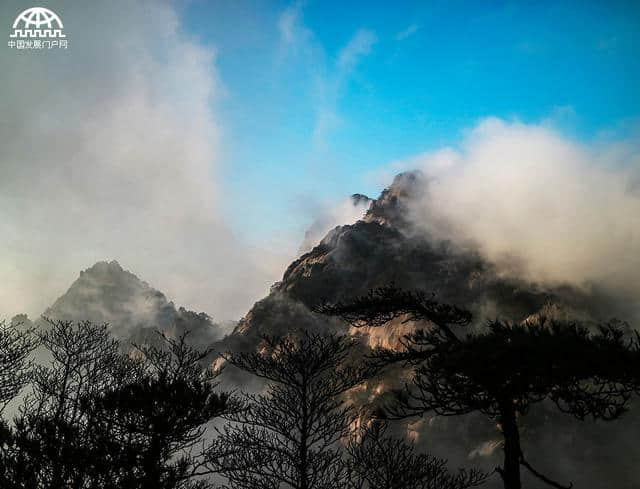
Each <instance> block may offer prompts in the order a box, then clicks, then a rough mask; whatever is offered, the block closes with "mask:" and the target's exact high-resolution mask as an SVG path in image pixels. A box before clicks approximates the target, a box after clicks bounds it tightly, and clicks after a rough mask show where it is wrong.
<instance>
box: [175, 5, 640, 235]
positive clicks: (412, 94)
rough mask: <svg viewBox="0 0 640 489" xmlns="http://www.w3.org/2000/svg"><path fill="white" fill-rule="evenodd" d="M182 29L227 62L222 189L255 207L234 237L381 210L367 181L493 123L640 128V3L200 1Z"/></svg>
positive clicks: (247, 208)
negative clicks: (305, 216)
mask: <svg viewBox="0 0 640 489" xmlns="http://www.w3.org/2000/svg"><path fill="white" fill-rule="evenodd" d="M577 5H580V6H579V7H578V6H577ZM183 16H184V20H185V28H187V29H188V31H189V32H190V33H193V35H195V36H197V39H199V41H200V42H202V43H204V44H205V45H208V46H212V47H215V49H216V52H217V66H218V68H219V70H220V77H221V80H222V83H223V85H224V87H225V94H224V95H223V96H222V97H221V100H220V101H219V103H220V113H221V117H223V119H224V120H225V127H226V128H227V130H228V133H227V134H225V139H224V141H225V142H226V143H228V145H227V146H226V150H227V151H228V153H227V156H228V166H227V167H226V168H225V169H226V172H225V176H226V178H227V179H228V180H227V185H229V188H232V187H233V188H237V189H238V192H237V193H238V194H239V195H244V194H245V193H246V192H247V191H248V193H249V194H250V195H251V196H252V197H253V198H251V199H248V200H247V201H246V202H245V204H244V205H242V212H243V215H244V217H245V218H246V219H247V220H248V221H250V222H251V223H252V226H247V227H245V231H242V230H240V232H248V233H255V234H256V235H257V236H258V237H257V239H260V236H261V234H262V232H263V229H269V228H271V227H272V226H273V224H274V221H275V222H277V223H278V224H282V222H283V216H284V219H285V222H286V223H288V224H291V225H295V224H296V223H297V222H299V219H300V216H299V215H298V214H297V212H296V209H297V208H298V203H299V200H303V199H305V197H309V196H311V197H312V198H315V199H319V200H323V199H331V198H337V197H338V196H341V195H344V194H348V193H353V192H356V191H362V192H364V193H370V194H372V196H374V197H375V194H376V193H377V192H378V191H379V190H380V182H379V181H377V180H376V179H371V178H367V177H368V176H369V174H370V173H371V172H374V173H375V170H376V169H377V168H379V167H381V166H384V165H385V164H387V163H388V162H389V161H393V160H396V159H403V158H406V157H408V156H410V155H412V154H416V153H420V152H423V151H426V150H429V149H435V148H438V147H441V146H448V145H453V146H455V145H457V144H459V142H460V140H461V139H462V136H463V134H464V132H465V131H466V130H468V129H469V128H470V127H471V126H473V125H474V124H475V123H476V122H477V121H478V120H479V119H482V118H485V117H488V116H494V117H501V118H505V119H507V120H518V121H523V122H530V123H540V122H542V121H545V122H551V123H553V124H554V125H555V126H556V127H558V128H559V129H561V130H562V131H563V132H564V133H566V134H567V135H568V136H570V137H573V138H577V139H579V140H592V139H594V138H601V137H606V135H607V134H609V135H610V133H611V132H615V137H624V136H623V135H622V132H623V131H635V130H636V128H637V124H638V115H639V114H640V96H639V95H638V91H637V87H638V86H639V82H640V64H639V63H638V62H637V59H638V52H639V47H640V6H639V5H638V4H637V3H635V2H628V3H624V2H580V3H579V4H577V3H576V2H456V1H446V2H438V1H434V2H394V5H393V8H390V7H389V5H388V2H350V3H349V5H345V3H344V2H331V1H323V2H313V1H308V2H294V3H286V2H285V3H278V2H275V3H270V2H237V1H230V2H207V1H194V2H190V3H188V4H187V5H186V6H185V7H184V10H183ZM610 136H611V135H610ZM611 137H614V136H611ZM227 138H228V139H227ZM223 144H224V143H223ZM247 185H249V187H248V188H247V187H246V186H247ZM235 186H237V187H235ZM291 186H295V187H296V188H297V192H298V193H299V194H300V195H292V194H291V192H283V191H282V188H283V187H285V188H290V187H291ZM265 201H268V202H269V205H268V208H265V205H264V203H265ZM238 204H239V203H237V202H233V204H232V206H233V212H234V213H235V212H237V211H238V208H237V205H238ZM243 227H244V226H243Z"/></svg>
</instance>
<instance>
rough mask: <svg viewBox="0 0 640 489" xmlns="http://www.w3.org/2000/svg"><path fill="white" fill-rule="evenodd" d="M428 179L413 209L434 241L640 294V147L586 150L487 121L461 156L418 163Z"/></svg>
mask: <svg viewBox="0 0 640 489" xmlns="http://www.w3.org/2000/svg"><path fill="white" fill-rule="evenodd" d="M405 165H406V166H409V167H414V168H415V167H418V168H422V170H423V171H424V173H425V175H426V176H427V181H428V184H427V187H426V189H425V195H424V198H423V199H422V200H421V201H420V202H419V204H418V205H416V206H415V208H414V209H413V218H414V220H415V221H416V223H417V224H418V225H419V226H420V227H421V228H422V229H424V230H425V232H427V233H429V235H431V236H434V235H435V236H437V237H439V238H450V239H454V240H456V241H458V242H472V243H475V244H476V245H479V247H480V249H481V251H482V252H483V253H484V254H485V255H486V256H488V257H489V258H490V259H491V260H493V261H495V262H497V263H499V264H503V265H507V264H509V265H510V266H513V263H514V260H515V261H516V262H517V263H518V264H519V265H518V266H517V267H516V268H515V269H513V268H512V269H509V270H508V269H507V268H505V272H508V273H521V274H526V275H527V276H528V277H529V278H532V279H534V280H538V281H542V282H546V283H559V282H571V283H574V284H580V285H583V284H585V283H587V282H595V283H597V284H599V285H602V286H612V287H614V288H615V289H616V290H619V291H625V292H626V293H629V294H631V295H634V294H637V293H638V292H639V291H640V147H638V145H637V143H635V144H634V143H629V142H619V143H613V142H610V143H606V144H605V143H591V144H580V143H577V142H574V141H571V140H568V139H567V138H565V137H563V136H562V135H561V134H559V133H558V132H557V131H556V130H554V129H552V128H551V127H549V126H544V125H526V124H521V123H517V122H514V123H508V122H505V121H502V120H499V119H486V120H484V121H482V122H480V123H479V124H478V125H477V126H476V127H475V128H473V130H471V131H470V132H469V133H468V134H467V137H466V138H465V140H464V143H463V145H462V146H461V149H460V150H454V149H450V148H448V149H443V150H441V151H434V152H429V153H426V154H423V155H419V156H417V157H414V158H411V159H409V160H408V161H407V162H405Z"/></svg>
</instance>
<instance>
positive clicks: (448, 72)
mask: <svg viewBox="0 0 640 489" xmlns="http://www.w3.org/2000/svg"><path fill="white" fill-rule="evenodd" d="M41 5H42V6H44V7H47V8H50V9H51V10H53V11H55V12H56V13H57V14H58V15H59V16H60V17H61V19H62V21H63V22H64V29H65V32H66V33H67V35H68V39H69V42H70V44H69V48H68V49H66V50H57V51H55V52H53V51H52V52H46V51H43V52H18V51H16V50H15V49H11V48H9V47H8V46H7V45H6V43H4V44H3V46H2V48H1V49H0V86H1V87H2V91H1V92H0V114H2V115H1V117H0V275H1V276H3V277H5V281H6V285H5V286H4V287H3V288H2V289H1V290H0V318H2V317H5V318H8V317H10V316H11V315H12V314H15V313H19V312H27V313H29V314H30V315H38V314H40V313H41V312H42V311H43V310H44V308H45V307H46V306H48V305H50V304H51V303H52V302H53V300H55V298H56V297H58V296H59V295H61V294H62V293H63V292H64V290H66V288H67V287H68V286H69V285H70V283H71V282H72V281H73V280H74V279H75V277H77V274H78V272H79V270H81V269H84V268H87V267H89V266H91V265H92V264H93V263H94V262H96V261H98V260H111V259H117V260H118V261H119V262H120V263H121V265H122V266H123V267H124V268H126V269H129V270H131V271H133V272H135V273H137V274H138V275H139V276H140V277H141V278H143V279H144V280H147V281H148V282H150V283H151V285H153V286H155V287H157V288H158V289H160V290H162V291H163V292H165V293H166V294H167V295H168V296H169V297H170V298H171V299H174V300H175V301H176V303H177V304H179V305H185V306H187V307H190V308H193V309H196V310H199V311H207V312H209V313H211V314H213V315H214V317H219V318H225V319H226V318H238V317H240V316H241V315H242V314H243V313H244V312H246V311H247V310H248V308H249V307H250V305H251V304H252V303H253V301H255V300H257V299H259V298H260V297H262V296H263V295H264V294H265V293H266V292H267V291H268V288H269V285H270V284H271V283H273V282H274V281H276V280H279V278H280V277H281V276H282V273H283V271H284V269H285V267H286V265H287V263H289V262H290V261H291V259H293V258H294V257H295V256H296V253H297V252H298V250H299V249H300V245H301V243H302V242H303V238H304V232H305V230H307V229H308V228H309V227H310V226H311V225H312V223H313V222H314V221H316V220H317V219H318V218H319V217H321V216H326V215H330V216H333V217H332V219H333V224H344V223H346V221H350V220H353V218H354V217H353V215H352V214H353V213H352V212H347V213H346V214H349V215H348V216H342V217H341V215H340V214H341V213H340V212H337V211H336V209H342V208H343V207H344V201H345V198H347V196H348V195H350V194H352V193H356V192H359V193H364V194H367V195H369V196H370V197H376V196H377V194H378V193H379V192H380V191H381V190H382V189H383V188H384V186H385V185H387V184H388V183H389V182H390V179H391V178H392V176H393V174H394V172H396V171H399V170H400V169H407V168H408V165H411V164H412V162H416V161H419V165H418V166H420V165H422V162H423V161H431V160H430V158H428V157H427V158H424V157H422V156H421V155H425V154H429V153H430V152H434V153H435V154H439V153H438V152H440V151H442V150H443V149H445V148H451V149H452V150H453V151H463V152H464V146H465V144H468V141H469V137H470V136H469V135H470V134H471V135H473V134H475V132H477V130H478V127H480V128H481V127H484V126H483V124H486V121H487V120H499V121H501V122H500V123H501V124H506V126H505V127H507V129H506V130H505V131H506V132H507V133H509V134H510V129H509V128H511V127H515V128H516V129H517V128H518V127H521V126H520V125H523V127H525V128H534V133H535V128H538V127H543V128H545V131H550V133H549V134H551V135H550V136H549V137H551V138H552V139H553V138H556V137H558V138H561V140H562V141H568V143H567V144H570V145H571V147H572V148H573V147H574V146H575V147H577V148H579V149H578V151H582V150H583V149H585V148H586V149H587V150H588V151H587V153H588V154H589V155H590V156H589V158H586V159H587V160H589V161H591V160H598V161H605V163H604V164H605V165H608V166H611V167H615V166H617V165H621V166H624V165H626V166H627V167H628V166H629V165H637V164H638V161H639V160H638V159H637V157H635V158H621V157H620V155H623V156H624V155H627V154H631V153H633V154H634V155H636V156H637V154H638V152H637V144H636V143H635V141H637V140H638V139H639V138H638V137H637V136H638V135H639V134H640V132H639V131H638V129H639V128H640V96H639V95H638V91H637V87H638V86H640V64H639V63H638V62H637V59H638V53H639V52H640V7H639V6H638V4H637V3H636V2H614V1H612V2H580V3H579V4H578V3H576V2H455V1H446V2H437V1H433V2H415V3H411V2H394V3H393V5H392V6H390V4H389V3H388V2H372V1H369V2H349V3H346V2H331V1H322V2H320V1H312V0H309V1H306V2H275V1H274V2H268V1H242V0H233V1H232V0H229V1H213V0H210V1H205V0H190V1H179V2H170V1H166V0H141V1H138V2H127V1H124V0H122V1H121V0H114V1H95V2H84V1H80V0H56V1H46V2H41ZM578 5H579V7H578ZM29 6H31V5H30V4H26V3H25V2H24V1H22V0H9V1H6V2H2V5H0V25H2V26H4V27H3V28H4V29H5V30H6V37H7V39H8V35H9V32H10V31H11V25H12V24H13V20H14V19H15V17H16V16H17V15H18V13H19V12H21V11H22V10H24V9H25V8H27V7H29ZM1 32H2V31H1V30H0V36H2V35H3V34H1ZM483 121H485V122H483ZM501 127H502V126H501ZM525 132H526V131H525ZM527 134H528V133H527ZM545 134H547V133H545ZM563 144H564V143H563ZM630 148H631V149H630ZM603 152H608V154H609V155H610V154H611V153H615V154H616V155H618V156H616V157H607V158H604V159H602V158H599V157H598V156H597V155H601V154H602V153H603ZM492 154H496V155H498V156H500V155H501V154H508V155H512V154H516V155H517V151H516V152H515V153H514V152H513V151H512V148H511V149H510V151H509V152H503V151H502V150H501V149H500V148H498V150H497V153H493V152H492ZM553 154H554V155H555V154H556V153H553ZM594 155H595V156H594ZM592 156H593V158H592ZM416 158H417V159H418V160H416ZM471 159H472V160H473V158H471ZM622 160H624V161H623V162H622V163H620V161H622ZM473 161H475V160H473ZM581 161H582V160H581ZM503 163H504V162H503ZM589 164H591V163H589ZM514 165H517V162H514ZM578 167H579V168H582V166H579V165H576V168H578ZM627 170H628V168H626V169H625V171H627ZM522 175H527V178H530V173H526V174H525V173H523V174H522ZM563 175H564V173H563ZM619 175H620V174H618V176H617V177H616V178H615V179H614V180H615V182H620V181H624V180H620V178H618V177H619ZM578 178H579V175H578ZM618 187H619V186H618V185H617V184H616V188H618ZM580 195H583V194H580ZM625 202H627V201H625ZM635 205H636V201H635V200H633V202H632V203H631V204H625V207H624V208H625V209H633V208H634V207H633V206H635ZM334 217H335V219H334ZM341 219H342V221H341Z"/></svg>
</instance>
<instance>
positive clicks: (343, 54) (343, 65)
mask: <svg viewBox="0 0 640 489" xmlns="http://www.w3.org/2000/svg"><path fill="white" fill-rule="evenodd" d="M376 41H377V37H376V35H375V33H374V32H372V31H370V30H368V29H359V30H358V31H357V32H356V33H355V34H354V35H353V37H352V38H351V39H350V40H349V42H348V43H347V44H346V46H345V47H343V48H342V49H341V50H340V52H339V53H338V58H337V61H336V66H337V67H338V69H339V70H342V71H348V70H351V69H353V67H354V66H355V65H356V64H357V63H358V61H359V59H360V58H362V57H363V56H366V55H367V54H369V53H370V52H371V48H372V47H373V45H374V44H375V43H376Z"/></svg>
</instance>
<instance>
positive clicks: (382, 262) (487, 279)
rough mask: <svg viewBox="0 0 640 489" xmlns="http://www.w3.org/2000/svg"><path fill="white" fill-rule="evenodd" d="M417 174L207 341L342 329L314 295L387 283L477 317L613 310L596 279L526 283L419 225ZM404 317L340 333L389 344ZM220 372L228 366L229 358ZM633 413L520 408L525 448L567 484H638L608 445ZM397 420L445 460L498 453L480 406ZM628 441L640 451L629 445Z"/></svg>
mask: <svg viewBox="0 0 640 489" xmlns="http://www.w3.org/2000/svg"><path fill="white" fill-rule="evenodd" d="M422 178H423V177H422V175H421V174H420V173H416V172H409V173H404V174H400V175H398V176H397V177H396V178H395V180H394V182H393V184H392V185H391V186H390V187H389V188H387V189H386V190H384V191H383V192H382V194H381V195H380V197H379V198H378V199H376V200H374V201H371V202H370V203H369V207H368V210H367V212H366V214H365V215H364V217H363V218H362V219H360V220H358V221H357V222H355V223H354V224H351V225H346V226H338V227H335V228H334V229H332V230H331V231H329V233H328V234H327V235H326V236H325V237H324V238H323V239H322V240H321V241H320V242H319V243H317V244H316V245H315V246H314V247H313V248H312V249H311V250H310V251H308V252H307V253H304V254H303V255H302V256H300V257H299V258H298V259H297V260H295V261H294V262H293V263H291V265H290V266H289V267H288V268H287V270H286V271H285V273H284V276H283V278H282V280H281V281H280V282H278V283H276V284H274V285H273V287H272V289H271V292H270V293H269V295H268V296H267V297H265V298H264V299H262V300H260V301H258V302H257V303H256V304H255V305H254V306H253V308H252V309H251V310H250V311H249V312H248V314H247V315H246V316H245V317H244V318H243V319H241V320H240V322H239V324H238V326H237V327H236V328H235V330H234V331H233V333H232V334H231V335H229V336H228V337H226V338H225V339H224V340H223V341H221V342H220V343H219V344H218V345H217V347H218V349H219V350H247V349H255V348H258V346H259V344H260V336H261V335H262V334H270V335H273V334H282V333H286V332H288V331H291V330H295V329H299V328H303V329H315V330H318V329H320V330H342V331H348V330H347V327H346V326H345V325H344V324H342V323H341V322H339V321H337V320H334V319H328V318H326V317H322V316H318V315H317V314H314V313H313V312H311V310H312V308H313V306H314V305H316V304H317V303H318V302H319V301H320V300H321V299H322V298H324V299H327V300H329V301H337V300H348V299H349V298H350V297H353V296H357V295H361V294H364V293H366V292H367V291H368V290H370V289H371V288H374V287H378V286H383V285H388V284H390V283H395V284H396V285H398V286H400V287H403V288H407V289H418V290H423V291H426V292H427V293H431V292H432V293H434V294H435V295H436V298H437V299H438V300H440V301H442V302H447V303H452V304H455V305H459V306H462V307H465V308H467V309H470V310H471V311H472V313H473V315H474V318H475V326H476V327H477V326H481V325H482V324H483V323H484V321H486V320H487V319H489V318H495V317H501V318H505V319H510V320H514V321H523V320H526V319H528V318H531V317H532V316H536V315H544V316H546V317H556V318H563V319H568V318H572V317H573V318H581V319H587V320H605V319H608V318H610V317H611V316H616V315H618V313H619V312H620V311H622V310H623V309H622V308H620V307H619V304H617V303H616V302H615V301H614V300H613V299H612V298H611V297H608V296H607V294H606V293H605V292H604V291H601V290H598V289H597V288H595V287H591V288H589V289H585V288H577V287H574V286H571V285H568V284H566V285H555V286H553V287H551V286H545V285H543V284H536V283H532V282H529V281H527V280H525V279H524V278H521V277H518V276H517V275H515V274H505V273H503V272H502V271H501V270H499V269H498V267H497V266H495V265H494V264H492V263H490V262H488V261H487V260H486V259H484V258H483V257H482V256H481V254H480V253H479V252H478V251H475V250H474V249H473V247H469V246H460V245H459V244H457V243H453V242H449V241H442V240H437V239H435V238H434V237H432V236H426V235H425V234H424V233H421V232H418V231H417V230H416V229H414V227H413V226H412V224H411V222H410V220H409V219H408V216H409V215H410V213H409V207H410V204H411V202H412V201H413V199H417V198H419V197H420V192H422V191H424V189H425V187H426V186H425V185H424V182H423V181H422ZM414 326H415V325H411V324H400V323H399V322H398V323H395V324H390V325H388V326H386V327H384V328H368V329H367V328H363V329H360V330H357V331H355V330H351V331H350V333H351V334H354V335H356V336H357V337H358V338H360V340H361V344H362V345H363V348H365V350H366V348H367V347H373V346H376V345H380V344H383V345H385V346H391V347H393V346H394V345H396V344H397V340H398V338H399V337H400V336H401V335H402V334H404V333H405V332H406V331H407V329H410V328H412V327H414ZM230 374H231V375H233V370H232V369H230ZM405 374H406V372H405ZM238 379H239V378H236V381H238ZM405 379H406V377H405V376H404V374H403V372H397V371H396V372H393V373H392V374H387V375H386V377H385V376H383V377H381V378H379V379H376V380H374V381H372V382H370V383H369V384H368V385H365V386H363V387H362V389H360V390H359V391H358V392H355V393H353V394H352V395H353V396H355V397H356V398H357V401H358V402H360V403H362V404H371V403H376V402H379V401H380V400H381V399H383V398H384V392H385V391H386V390H388V388H389V387H391V386H393V385H398V383H402V382H404V381H405ZM634 413H635V411H634ZM637 419H638V417H637V414H634V415H633V416H631V417H627V418H626V419H624V420H621V421H619V422H618V423H617V424H614V425H611V427H610V426H606V427H603V426H602V425H601V424H600V425H595V424H593V423H591V424H587V425H585V424H580V423H579V422H577V421H575V420H572V419H570V418H568V417H566V416H563V415H560V414H558V413H557V412H556V410H555V409H550V408H548V406H545V405H541V406H540V407H539V409H537V410H536V411H535V412H532V413H531V414H530V415H529V416H528V417H527V420H526V423H527V424H526V425H525V427H524V428H523V433H524V437H525V441H526V443H525V444H526V447H527V449H528V456H529V457H530V458H531V459H534V460H535V463H534V465H539V468H541V469H545V470H543V471H546V472H547V473H550V474H554V475H555V476H556V478H558V479H560V480H566V481H569V480H573V481H574V482H575V483H576V487H578V485H579V484H580V483H581V485H579V486H580V487H613V486H612V485H609V486H608V485H607V484H608V483H609V482H611V481H613V480H615V481H616V484H614V485H615V487H628V488H631V487H637V485H634V484H636V483H640V482H639V481H640V473H638V469H637V467H635V466H634V465H633V464H632V463H629V460H630V457H629V454H628V453H626V454H623V455H621V453H622V452H620V451H618V449H617V447H616V443H620V442H622V443H623V444H624V445H625V446H628V444H630V443H632V439H633V437H632V436H630V435H629V433H630V432H634V431H635V432H637V430H638V428H639V425H640V423H639V422H638V421H637ZM401 426H402V428H401V430H402V431H403V432H404V433H405V434H406V435H407V436H409V437H410V438H412V439H414V440H417V441H418V442H419V443H420V444H422V445H423V446H424V447H425V448H427V449H429V450H430V451H431V452H433V453H435V454H437V455H440V456H446V457H448V458H449V459H450V460H451V461H452V462H453V463H454V464H460V465H469V464H479V465H481V466H484V467H485V468H487V469H488V470H491V469H492V468H493V467H495V465H496V463H497V461H498V459H499V458H500V457H501V453H500V449H499V444H498V442H497V441H496V440H498V439H499V436H498V435H497V433H496V427H495V425H493V424H492V423H491V422H490V421H489V420H488V419H486V418H484V417H482V416H475V415H469V416H465V417H461V418H442V417H436V416H433V417H428V418H421V419H417V420H414V421H412V422H409V423H405V424H403V425H401ZM613 440H617V441H615V442H614V441H613ZM602 445H606V446H608V447H609V446H611V447H615V448H612V449H609V450H608V452H607V453H606V454H602V453H600V452H599V451H598V448H597V447H599V446H602ZM632 451H633V452H634V453H636V454H640V452H639V451H638V449H637V448H634V449H632ZM634 467H635V468H634ZM620 474H625V475H623V476H621V475H620ZM627 474H628V475H627ZM529 482H531V483H532V484H533V485H532V486H531V487H534V486H535V483H533V481H529ZM492 484H493V483H490V484H489V486H490V487H491V486H492ZM594 484H595V485H594ZM535 487H537V486H535Z"/></svg>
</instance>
